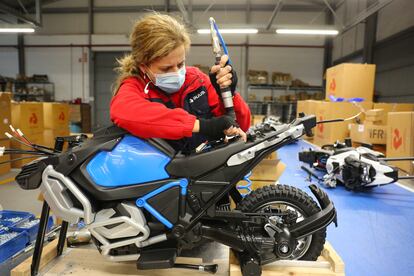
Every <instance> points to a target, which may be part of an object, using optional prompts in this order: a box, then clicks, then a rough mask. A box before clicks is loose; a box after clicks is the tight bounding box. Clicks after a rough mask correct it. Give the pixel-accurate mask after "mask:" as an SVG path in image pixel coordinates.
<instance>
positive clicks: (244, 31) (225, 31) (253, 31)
mask: <svg viewBox="0 0 414 276" xmlns="http://www.w3.org/2000/svg"><path fill="white" fill-rule="evenodd" d="M257 32H258V30H257V29H220V33H221V34H257ZM197 33H199V34H209V33H210V29H198V30H197Z"/></svg>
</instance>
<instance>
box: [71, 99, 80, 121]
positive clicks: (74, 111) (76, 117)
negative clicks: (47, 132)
mask: <svg viewBox="0 0 414 276" xmlns="http://www.w3.org/2000/svg"><path fill="white" fill-rule="evenodd" d="M69 118H70V122H72V123H78V122H80V121H82V115H81V105H80V104H70V105H69Z"/></svg>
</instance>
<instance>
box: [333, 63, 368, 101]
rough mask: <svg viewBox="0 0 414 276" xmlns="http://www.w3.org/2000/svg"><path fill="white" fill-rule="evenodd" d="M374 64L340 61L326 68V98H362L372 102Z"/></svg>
mask: <svg viewBox="0 0 414 276" xmlns="http://www.w3.org/2000/svg"><path fill="white" fill-rule="evenodd" d="M374 80H375V64H353V63H342V64H339V65H337V66H334V67H331V68H328V70H326V97H325V98H326V99H327V100H328V99H329V96H330V95H332V96H335V97H337V98H339V97H342V98H364V99H365V101H367V102H372V100H373V96H374Z"/></svg>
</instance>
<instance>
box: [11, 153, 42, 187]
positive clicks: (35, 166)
mask: <svg viewBox="0 0 414 276" xmlns="http://www.w3.org/2000/svg"><path fill="white" fill-rule="evenodd" d="M45 168H46V164H45V163H44V162H42V161H39V160H34V161H32V162H30V163H28V164H26V165H24V166H23V168H22V169H21V171H20V172H19V174H18V175H17V176H16V178H15V180H16V182H17V183H18V184H19V186H20V188H22V189H23V190H34V189H37V188H39V186H40V184H41V183H42V173H43V171H44V169H45Z"/></svg>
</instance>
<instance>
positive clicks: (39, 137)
mask: <svg viewBox="0 0 414 276" xmlns="http://www.w3.org/2000/svg"><path fill="white" fill-rule="evenodd" d="M26 136H27V138H28V139H29V140H30V142H31V143H33V144H38V145H43V132H41V133H27V134H26ZM11 147H12V148H13V149H24V150H31V148H29V147H27V146H25V145H22V144H20V143H18V142H16V141H13V140H12V141H11ZM27 156H30V155H29V154H12V155H11V159H16V158H22V157H27ZM37 158H38V157H34V158H25V159H20V160H16V161H13V162H12V163H11V166H12V168H21V167H22V166H23V165H24V164H26V163H29V162H30V161H32V160H35V159H37Z"/></svg>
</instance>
